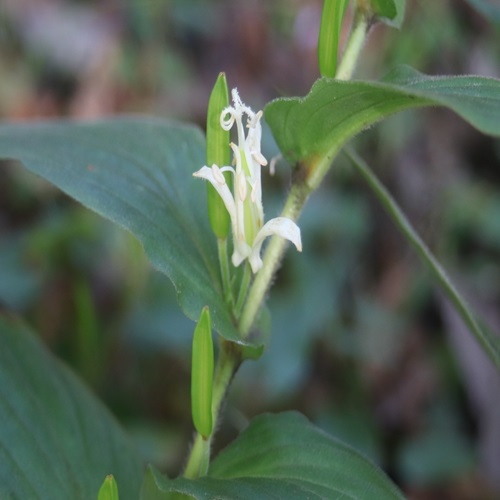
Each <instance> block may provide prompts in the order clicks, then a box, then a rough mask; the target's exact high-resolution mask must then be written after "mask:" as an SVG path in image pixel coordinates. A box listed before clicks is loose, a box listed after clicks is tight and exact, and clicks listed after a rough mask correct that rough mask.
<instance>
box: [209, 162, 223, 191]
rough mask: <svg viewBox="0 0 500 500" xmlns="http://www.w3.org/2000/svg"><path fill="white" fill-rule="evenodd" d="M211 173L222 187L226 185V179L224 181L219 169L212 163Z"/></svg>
mask: <svg viewBox="0 0 500 500" xmlns="http://www.w3.org/2000/svg"><path fill="white" fill-rule="evenodd" d="M212 173H213V174H214V178H215V180H216V181H217V182H218V183H219V184H220V185H221V186H223V185H224V184H225V183H226V179H224V176H223V175H222V173H221V171H220V169H219V167H218V166H217V165H216V164H215V163H214V164H213V165H212Z"/></svg>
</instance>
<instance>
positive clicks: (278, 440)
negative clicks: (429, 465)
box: [143, 412, 403, 500]
mask: <svg viewBox="0 0 500 500" xmlns="http://www.w3.org/2000/svg"><path fill="white" fill-rule="evenodd" d="M143 488H144V489H143V491H146V489H147V490H149V491H155V492H156V493H157V494H158V496H157V498H158V499H162V498H168V495H169V494H170V493H171V492H177V493H182V494H186V495H191V496H192V497H193V498H196V499H201V498H207V495H208V496H209V497H210V495H215V496H216V497H217V498H236V497H237V498H242V499H246V498H248V499H250V498H262V499H268V498H269V499H271V498H297V499H300V498H337V497H342V496H343V495H345V497H347V498H370V499H374V500H376V499H390V498H394V499H396V498H398V499H401V498H403V497H402V495H401V493H400V492H399V491H398V490H397V488H396V487H395V486H394V485H393V484H392V483H391V482H390V481H389V479H388V478H387V477H386V476H385V475H384V474H383V473H382V472H381V471H380V470H379V469H377V468H376V467H375V466H374V465H373V464H372V463H371V462H369V461H368V460H367V459H366V458H364V457H363V456H362V455H361V454H359V453H358V452H356V451H355V450H353V449H352V448H350V447H349V446H347V445H345V444H343V443H341V442H339V441H337V440H335V439H333V438H331V437H330V436H328V435H327V434H325V433H323V432H322V431H320V430H319V429H317V428H316V427H314V426H313V425H312V424H311V423H310V422H309V421H308V420H307V419H306V418H305V417H304V416H302V415H300V414H298V413H296V412H286V413H282V414H277V415H270V414H267V415H261V416H259V417H257V418H255V419H253V420H252V422H251V423H250V426H249V427H248V428H247V429H245V431H243V433H242V434H241V435H240V436H239V437H238V438H237V439H236V440H235V441H234V442H233V443H232V444H231V445H229V446H228V447H227V448H226V449H225V450H223V451H222V452H221V453H220V455H219V456H218V457H217V458H216V459H215V460H214V462H213V463H212V464H211V467H210V470H209V475H208V477H205V478H201V479H198V480H196V481H189V480H186V479H183V478H180V479H176V480H173V481H171V480H168V479H167V478H164V477H162V476H161V475H159V474H158V473H157V472H155V471H154V470H150V471H148V473H147V477H146V480H145V483H144V486H143ZM143 498H144V499H146V497H143Z"/></svg>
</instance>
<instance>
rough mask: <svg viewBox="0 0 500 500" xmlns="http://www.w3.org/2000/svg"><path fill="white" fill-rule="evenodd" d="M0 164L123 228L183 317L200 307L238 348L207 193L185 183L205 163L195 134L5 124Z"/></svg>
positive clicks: (125, 123) (179, 128)
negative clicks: (166, 282)
mask: <svg viewBox="0 0 500 500" xmlns="http://www.w3.org/2000/svg"><path fill="white" fill-rule="evenodd" d="M0 158H3V159H16V160H19V161H20V162H22V164H23V165H24V166H25V167H26V168H27V169H28V170H31V171H32V172H34V173H36V174H38V175H40V176H41V177H43V178H45V179H47V180H48V181H49V182H52V183H53V184H55V185H56V186H57V187H59V188H60V189H62V190H63V191H64V192H66V193H67V194H69V195H70V196H72V197H73V198H75V199H76V200H78V201H79V202H81V203H82V204H83V205H85V206H87V207H89V208H91V209H92V210H94V211H96V212H97V213H99V214H100V215H102V216H104V217H106V218H108V219H109V220H111V221H113V222H115V223H116V224H118V225H119V226H121V227H124V228H125V229H128V230H129V231H130V232H131V233H132V234H134V235H135V236H136V237H137V239H138V240H139V241H140V242H141V243H142V245H143V246H144V249H145V251H146V254H147V255H148V257H149V259H150V261H151V263H152V264H153V266H154V267H155V268H157V269H158V270H160V271H161V272H163V273H165V274H166V275H167V276H168V277H169V278H170V280H171V281H172V282H173V284H174V286H175V289H176V292H177V298H178V301H179V304H180V305H181V307H182V309H183V311H184V313H185V314H186V315H187V316H188V317H189V318H191V319H193V320H197V319H198V315H199V313H200V311H201V309H202V308H203V307H204V306H208V307H209V308H210V311H211V313H212V320H213V323H214V327H215V328H216V330H217V331H218V332H219V333H220V334H221V335H222V336H223V337H224V338H226V339H228V340H232V341H236V342H240V340H239V335H238V332H237V330H236V328H235V326H234V323H233V321H232V318H231V315H230V313H229V310H228V307H227V305H226V303H225V301H224V299H223V296H222V291H221V284H220V273H219V268H218V264H217V263H218V257H217V249H216V244H215V237H214V236H213V234H212V233H211V232H210V225H209V223H208V216H207V205H206V203H207V200H206V187H205V185H204V183H202V182H196V180H195V179H193V178H192V173H193V172H194V171H195V170H197V169H198V168H200V167H201V166H202V165H204V164H205V143H204V139H203V135H202V134H201V132H200V130H199V129H197V128H195V127H192V126H187V125H181V124H178V123H174V122H169V121H166V120H161V119H154V118H120V119H110V120H103V121H97V122H89V123H77V122H70V121H56V122H45V123H43V122H42V123H35V124H19V125H17V124H16V125H7V124H6V125H1V126H0ZM240 343H241V342H240ZM255 343H256V344H257V345H258V344H260V342H257V341H255Z"/></svg>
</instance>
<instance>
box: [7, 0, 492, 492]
mask: <svg viewBox="0 0 500 500" xmlns="http://www.w3.org/2000/svg"><path fill="white" fill-rule="evenodd" d="M407 4H408V5H407V16H406V21H405V23H404V25H403V29H402V31H401V32H397V31H395V30H392V29H389V28H386V27H377V28H376V29H375V30H374V31H373V33H372V34H371V36H370V38H369V40H368V42H367V45H366V50H365V52H364V55H363V58H362V61H361V63H360V65H359V69H358V75H359V77H362V78H378V77H381V76H383V74H384V73H385V72H387V71H388V70H389V69H390V68H391V67H393V66H394V65H395V64H400V63H405V64H410V65H412V66H414V67H415V68H416V69H418V70H420V71H423V72H427V73H432V74H453V73H476V74H481V75H485V76H494V77H500V51H499V47H500V31H499V28H498V27H495V25H492V24H490V23H489V22H488V21H487V20H486V19H485V18H484V17H482V16H481V15H480V14H479V13H478V12H476V11H475V10H474V9H473V8H472V7H471V6H470V5H469V4H468V3H466V2H465V1H463V0H442V1H439V2H432V1H427V0H408V2H407ZM321 6H322V2H321V1H320V0H286V1H285V0H275V1H273V2H267V1H265V0H246V1H243V0H231V1H230V0H219V1H211V2H209V1H206V0H122V1H118V0H99V1H98V0H94V1H84V0H79V1H77V0H74V1H69V0H38V1H37V2H32V1H31V0H2V3H1V4H0V74H2V78H1V79H0V117H1V118H2V119H3V120H16V121H19V120H34V119H40V118H53V117H70V118H77V119H92V118H98V117H101V116H105V115H110V114H117V113H144V114H154V115H158V116H162V117H168V118H176V119H181V120H187V121H194V122H196V123H198V124H199V125H200V126H201V127H203V126H204V120H205V113H206V105H207V100H208V95H209V93H210V90H211V87H212V85H213V83H214V81H215V78H216V76H217V74H218V73H219V72H220V71H225V72H226V74H227V77H228V81H229V84H230V85H231V86H237V87H238V89H239V90H240V94H241V95H242V96H243V98H244V100H245V102H247V103H248V104H249V105H251V106H252V107H253V108H254V109H260V108H262V107H263V106H264V105H265V103H266V102H268V101H269V100H270V99H272V98H275V97H278V96H283V95H285V96H286V95H305V94H306V93H307V91H308V90H309V88H310V86H311V85H312V83H313V82H314V80H315V79H316V78H317V77H318V76H319V74H318V68H317V63H316V42H317V32H318V29H319V19H320V15H321ZM351 14H352V12H351V11H350V10H349V11H348V13H347V16H348V17H349V16H351ZM345 34H346V35H347V31H346V33H345ZM499 119H500V117H499ZM356 145H357V147H358V149H359V150H360V152H361V153H362V155H363V156H365V158H367V159H368V160H369V161H370V163H371V164H372V166H373V167H374V169H375V171H376V173H377V174H378V175H379V176H380V177H381V178H382V180H383V181H384V183H385V184H386V185H387V186H388V187H389V189H390V190H391V192H392V193H393V194H394V195H395V197H396V199H398V201H399V202H400V203H401V205H402V207H403V208H404V209H405V211H406V213H407V214H408V216H409V217H410V220H412V221H413V223H414V224H415V225H416V227H417V228H418V230H419V231H420V233H421V234H422V236H423V237H424V239H425V240H426V241H427V242H428V243H429V245H430V246H431V248H432V249H433V250H434V251H435V252H436V253H437V255H438V257H439V258H440V260H441V261H442V263H443V264H444V265H445V267H446V268H447V269H448V270H449V271H450V273H451V275H452V277H453V278H454V279H455V281H456V282H457V284H458V285H459V287H460V288H461V290H462V291H463V292H464V293H465V295H466V297H468V298H469V300H470V301H471V303H472V304H473V305H474V306H475V307H476V309H477V310H478V311H479V312H480V313H481V314H482V315H483V317H484V318H485V319H486V320H487V321H488V323H489V324H490V325H491V326H492V327H493V329H494V330H496V331H497V332H500V313H499V310H500V308H499V305H500V258H499V257H500V174H499V172H500V168H499V167H500V143H499V142H498V141H495V140H493V139H491V138H488V137H484V136H481V135H480V134H479V133H477V132H476V131H474V130H472V128H471V127H469V126H468V125H466V124H465V123H463V122H461V121H460V120H459V119H458V118H457V117H456V116H455V115H453V114H451V113H449V112H445V111H442V110H427V111H419V112H406V113H403V114H401V115H398V116H396V117H393V118H391V119H389V120H387V121H386V122H384V123H383V124H381V125H379V126H377V127H375V128H374V129H373V130H371V131H369V132H367V133H365V134H363V135H361V136H360V137H359V138H358V139H356ZM264 152H265V153H266V155H267V157H268V158H270V157H272V156H273V155H275V154H276V153H277V150H276V146H275V144H274V141H273V139H272V136H271V134H270V132H269V130H268V129H265V134H264ZM199 167H200V166H199V165H193V171H194V170H195V169H197V168H199ZM0 175H1V179H0V305H1V307H2V308H3V309H4V310H10V311H15V312H17V313H19V314H22V315H23V316H24V317H26V318H27V319H28V321H29V323H30V324H31V325H32V326H33V327H34V328H35V329H36V331H38V332H39V334H40V336H41V337H42V338H43V339H44V341H45V342H46V344H47V345H48V346H49V347H50V348H51V349H52V350H54V351H55V352H57V353H58V354H59V355H60V356H61V357H62V358H63V359H64V360H65V361H66V362H67V363H68V364H70V365H71V366H72V367H73V368H74V369H75V370H76V371H78V372H79V373H80V374H81V375H82V377H84V378H85V380H86V381H87V382H88V383H89V384H90V385H91V386H92V388H93V389H94V390H95V392H96V393H97V394H98V395H99V396H100V397H101V398H102V399H103V400H104V401H105V402H106V404H107V405H108V406H109V407H110V408H111V409H112V411H113V412H114V413H115V415H117V417H118V418H119V419H120V421H121V422H122V423H123V425H124V426H125V427H126V428H127V430H128V431H129V433H130V435H131V436H132V437H133V439H134V440H135V441H136V443H137V445H138V446H139V447H140V449H141V450H142V452H143V455H144V457H145V459H146V460H148V461H152V462H154V463H155V464H157V465H158V466H159V467H160V468H162V469H163V470H164V471H166V472H168V473H169V474H176V473H177V472H178V471H179V468H180V467H181V466H182V463H183V460H184V458H185V453H186V447H187V444H188V442H189V440H190V436H191V433H192V431H193V429H192V425H191V417H190V406H189V405H190V403H189V386H190V382H189V374H190V366H189V364H190V342H191V335H192V331H193V326H194V325H193V323H192V322H190V321H189V320H187V319H185V318H184V317H183V316H182V314H181V313H180V312H179V309H178V307H177V305H176V302H175V292H174V291H173V289H172V287H171V285H170V283H169V282H168V281H167V279H166V278H165V277H164V276H162V275H160V274H159V273H156V272H155V271H153V270H152V269H151V268H150V266H149V265H148V263H147V261H146V259H145V257H144V255H143V252H142V249H141V248H140V246H139V244H138V243H137V242H136V241H135V240H134V239H133V238H132V237H131V236H130V235H128V234H126V233H124V232H122V231H121V230H119V229H117V228H115V227H113V226H112V225H111V224H110V223H108V222H106V221H104V220H102V219H100V218H99V217H98V216H96V215H95V214H93V213H91V212H89V211H87V210H85V209H83V208H81V207H80V206H79V205H77V204H76V203H74V202H73V201H72V200H70V199H68V198H67V197H65V196H64V195H62V194H61V193H60V192H58V191H57V190H55V189H54V188H52V187H51V186H49V185H47V184H46V183H44V182H42V181H41V180H40V179H37V178H35V177H34V176H32V175H29V174H27V173H25V172H24V171H22V170H21V169H18V168H17V167H15V166H7V168H5V169H2V170H0ZM289 175H290V173H289V169H288V168H287V166H286V165H285V164H284V163H283V162H281V163H278V168H277V173H276V175H275V176H274V177H269V176H267V175H266V177H265V180H264V184H265V187H264V190H265V198H266V200H265V202H266V203H265V206H266V207H267V209H266V212H267V217H273V216H275V215H277V214H278V213H279V209H280V206H281V203H282V201H283V198H284V193H285V191H286V188H287V186H288V184H289ZM300 225H301V228H302V231H303V241H304V252H303V253H302V254H296V252H290V254H289V255H288V256H287V258H286V259H285V261H284V263H283V267H282V270H281V272H280V273H279V276H278V278H277V280H276V283H275V287H274V288H273V290H272V294H271V296H270V298H269V302H268V305H269V309H270V311H271V312H272V337H271V343H270V346H269V348H268V350H267V351H266V353H265V354H264V356H263V357H262V358H261V359H260V360H259V361H258V362H249V363H248V364H247V365H245V366H244V367H243V368H242V370H241V374H240V376H239V377H237V378H236V381H235V385H234V387H233V389H232V390H231V394H230V397H229V401H228V404H227V408H226V411H225V417H224V418H225V424H224V425H223V426H221V430H220V434H219V436H218V438H217V443H216V446H217V447H222V446H224V445H225V444H226V443H227V442H228V441H229V440H230V439H232V438H233V437H234V436H235V435H236V433H237V432H238V431H240V430H241V429H242V428H244V426H245V425H246V423H247V422H248V420H249V419H250V418H251V417H252V416H254V415H256V414H258V413H261V412H263V411H279V410H284V409H290V408H294V409H299V410H300V411H302V412H304V413H305V414H306V415H307V416H308V417H309V418H311V419H312V420H313V421H314V422H316V423H317V424H318V425H320V426H321V427H322V428H324V429H325V430H326V431H328V432H330V433H332V434H334V435H336V436H338V437H340V438H341V439H343V440H345V441H347V442H348V443H350V444H352V445H353V446H354V447H356V448H358V449H360V450H362V451H363V452H364V453H366V454H367V455H368V456H370V457H371V458H372V459H373V460H375V461H376V462H377V463H379V464H380V465H381V466H382V467H384V468H385V470H386V471H387V472H388V473H389V474H390V475H391V477H392V478H393V479H394V480H395V481H396V482H397V483H398V484H399V485H400V486H401V487H402V488H403V490H404V491H405V493H406V494H407V495H408V497H409V498H411V499H440V500H441V499H453V500H461V499H471V500H472V499H481V498H485V499H488V498H495V497H496V495H498V494H499V492H500V400H499V398H498V397H496V395H498V394H499V393H500V377H499V375H498V373H496V372H495V370H494V369H493V367H492V365H491V364H490V363H489V360H488V359H487V358H486V357H485V356H483V355H482V353H481V352H480V350H479V349H478V348H477V346H475V344H474V341H473V340H472V337H471V336H470V335H468V333H467V331H466V330H465V327H464V326H463V325H462V323H461V321H460V320H459V318H458V317H457V316H456V314H455V313H454V312H453V310H452V309H451V308H450V306H449V305H448V303H447V302H446V300H445V299H444V298H443V297H442V296H441V294H440V292H439V290H437V289H436V287H435V286H434V284H433V282H432V279H431V276H430V275H429V274H428V273H427V272H426V271H425V270H424V269H423V267H422V265H421V264H420V262H419V261H418V259H417V258H416V256H415V255H414V254H413V253H412V252H411V251H410V250H409V249H408V246H407V245H406V243H405V241H404V239H403V238H402V237H401V236H400V235H399V234H398V232H397V231H396V229H395V228H394V227H393V226H392V224H391V222H390V221H389V220H388V218H387V217H386V216H385V214H384V213H383V211H382V210H381V208H380V207H379V206H378V205H377V203H376V201H375V200H374V199H373V197H372V196H371V195H370V193H369V192H368V190H367V188H366V186H365V185H363V184H362V183H361V182H360V179H358V178H357V177H356V176H355V174H354V173H353V172H352V171H351V170H350V168H349V167H348V165H347V163H345V162H344V161H343V160H342V157H340V158H339V159H338V160H337V162H336V165H335V167H334V169H333V171H332V173H331V174H330V175H329V176H328V178H327V179H326V182H325V184H324V186H322V188H321V189H320V191H319V192H318V193H317V194H316V195H315V196H314V197H313V198H312V199H311V200H310V201H309V203H308V205H307V207H306V210H305V212H304V214H303V216H302V218H301V220H300Z"/></svg>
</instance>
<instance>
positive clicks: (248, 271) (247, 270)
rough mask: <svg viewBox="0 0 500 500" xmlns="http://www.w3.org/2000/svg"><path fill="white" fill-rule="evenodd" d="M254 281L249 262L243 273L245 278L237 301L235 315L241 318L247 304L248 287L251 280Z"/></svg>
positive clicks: (242, 280)
mask: <svg viewBox="0 0 500 500" xmlns="http://www.w3.org/2000/svg"><path fill="white" fill-rule="evenodd" d="M251 279H252V269H251V268H250V264H249V263H248V262H246V263H245V269H244V271H243V277H242V279H241V285H240V291H239V294H238V300H237V301H236V307H235V314H236V317H237V318H239V317H240V314H241V308H242V307H243V304H244V303H245V297H246V296H247V293H248V285H250V280H251Z"/></svg>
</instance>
